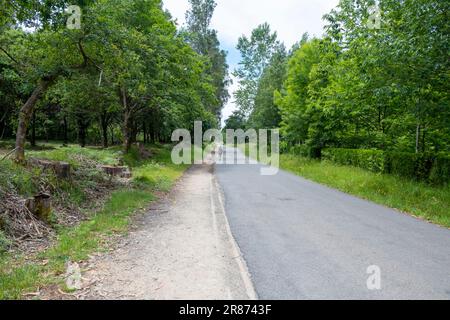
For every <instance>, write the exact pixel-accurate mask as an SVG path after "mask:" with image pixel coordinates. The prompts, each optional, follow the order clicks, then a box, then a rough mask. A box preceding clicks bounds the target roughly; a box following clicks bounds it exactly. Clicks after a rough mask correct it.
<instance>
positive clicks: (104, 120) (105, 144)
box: [100, 113, 108, 149]
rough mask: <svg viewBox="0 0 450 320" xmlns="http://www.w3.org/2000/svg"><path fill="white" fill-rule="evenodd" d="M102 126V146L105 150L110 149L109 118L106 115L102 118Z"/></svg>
mask: <svg viewBox="0 0 450 320" xmlns="http://www.w3.org/2000/svg"><path fill="white" fill-rule="evenodd" d="M100 124H101V127H102V144H103V148H105V149H106V148H108V116H107V115H106V114H105V113H104V114H102V115H101V116H100Z"/></svg>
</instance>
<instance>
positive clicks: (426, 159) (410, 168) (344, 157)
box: [322, 149, 450, 184]
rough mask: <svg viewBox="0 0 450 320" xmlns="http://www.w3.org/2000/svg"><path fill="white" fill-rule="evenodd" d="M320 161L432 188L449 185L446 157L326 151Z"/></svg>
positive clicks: (347, 150) (420, 154)
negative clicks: (399, 178) (394, 177)
mask: <svg viewBox="0 0 450 320" xmlns="http://www.w3.org/2000/svg"><path fill="white" fill-rule="evenodd" d="M322 158H323V159H325V160H329V161H332V162H334V163H337V164H340V165H347V166H354V167H359V168H363V169H366V170H369V171H372V172H376V173H390V174H394V175H398V176H401V177H406V178H409V179H414V180H418V181H425V182H429V183H432V184H445V183H448V182H450V157H449V156H446V155H435V154H431V153H419V154H415V153H407V152H389V151H381V150H365V149H326V150H324V151H323V152H322Z"/></svg>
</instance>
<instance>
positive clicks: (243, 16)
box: [163, 0, 339, 120]
mask: <svg viewBox="0 0 450 320" xmlns="http://www.w3.org/2000/svg"><path fill="white" fill-rule="evenodd" d="M163 2H164V7H165V8H166V9H168V10H169V11H170V12H171V14H172V16H173V17H174V18H175V19H177V21H178V25H182V24H184V21H185V13H186V10H188V8H189V3H188V0H163ZM216 2H217V8H216V11H215V13H214V17H213V20H212V28H214V29H216V30H217V31H218V36H219V40H220V43H221V46H222V48H223V49H224V50H226V51H227V52H228V64H229V65H230V72H231V71H233V70H234V69H235V68H236V66H237V64H238V63H239V58H240V56H239V52H237V50H236V49H235V47H236V44H237V41H238V38H239V37H240V36H241V35H242V34H245V35H249V34H250V33H251V31H252V30H253V29H254V28H255V27H256V26H258V25H259V24H261V23H264V22H268V23H269V24H270V26H271V27H272V30H274V31H277V33H278V38H279V39H280V40H281V41H283V42H284V43H285V44H286V47H287V48H289V47H290V46H292V45H293V44H294V43H295V42H297V41H298V40H300V38H301V36H302V34H303V33H305V32H308V33H309V34H310V35H316V36H320V35H321V34H322V31H323V25H324V23H323V20H322V16H323V15H324V14H326V13H328V12H329V11H330V10H331V9H333V8H334V7H336V5H337V4H338V2H339V0H216ZM236 86H237V81H234V84H233V85H232V86H231V87H230V93H231V94H232V93H233V91H234V90H236ZM235 109H236V107H235V104H234V102H233V98H231V99H230V101H229V103H228V105H227V106H226V107H225V108H224V111H223V120H225V119H226V118H228V116H229V115H230V114H231V113H232V112H233V110H235Z"/></svg>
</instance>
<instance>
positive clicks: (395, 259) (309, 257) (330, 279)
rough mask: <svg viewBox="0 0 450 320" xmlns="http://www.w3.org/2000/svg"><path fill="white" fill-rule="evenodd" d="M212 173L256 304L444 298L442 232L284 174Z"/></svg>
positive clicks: (446, 270)
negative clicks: (376, 282)
mask: <svg viewBox="0 0 450 320" xmlns="http://www.w3.org/2000/svg"><path fill="white" fill-rule="evenodd" d="M227 152H228V154H229V153H230V152H232V149H227ZM238 156H239V157H241V158H242V157H243V155H242V153H240V152H239V155H238ZM215 170H216V176H217V180H218V182H219V184H220V186H221V188H222V190H223V193H224V196H225V209H226V214H227V216H228V220H229V224H230V228H231V231H232V234H233V236H234V237H235V239H236V241H237V244H238V245H239V247H240V249H241V252H242V254H243V257H244V259H245V261H246V263H247V266H248V269H249V272H250V274H251V277H252V280H253V284H254V287H255V290H256V293H257V295H258V297H259V298H261V299H450V230H448V229H445V228H441V227H439V226H435V225H432V224H429V223H426V222H424V221H421V220H418V219H416V218H413V217H410V216H408V215H405V214H402V213H399V212H397V211H395V210H392V209H389V208H386V207H383V206H379V205H376V204H374V203H371V202H368V201H365V200H361V199H359V198H356V197H353V196H350V195H347V194H345V193H342V192H339V191H336V190H333V189H330V188H327V187H325V186H322V185H319V184H316V183H314V182H310V181H308V180H305V179H302V178H301V177H298V176H295V175H293V174H290V173H287V172H284V171H280V172H279V173H278V174H277V175H275V176H261V175H260V165H224V164H217V165H216V168H215ZM369 266H378V267H379V269H380V271H381V289H380V290H369V289H368V286H367V280H368V278H369V277H370V275H369V274H368V273H367V268H368V267H369Z"/></svg>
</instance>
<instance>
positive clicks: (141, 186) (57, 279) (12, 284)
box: [0, 146, 187, 299]
mask: <svg viewBox="0 0 450 320" xmlns="http://www.w3.org/2000/svg"><path fill="white" fill-rule="evenodd" d="M151 152H152V154H153V156H152V157H151V158H150V159H149V160H140V159H139V158H138V156H137V154H136V153H131V155H130V156H129V157H130V158H129V159H125V161H126V162H127V163H129V164H130V163H132V164H133V165H132V169H133V179H132V181H131V183H130V185H128V186H126V187H120V188H118V189H117V190H115V191H113V192H112V193H111V194H110V195H109V197H108V198H107V200H106V201H105V202H104V204H103V206H102V207H101V208H100V209H99V210H96V211H93V212H89V213H87V216H88V219H86V220H85V221H83V222H81V223H80V224H78V225H77V226H76V227H61V226H56V229H57V237H56V241H55V243H54V244H53V245H52V246H51V247H50V248H48V249H47V250H45V251H43V252H40V253H38V254H36V255H33V256H31V257H30V256H29V255H28V256H27V255H25V254H23V253H15V254H11V253H4V254H2V255H1V256H0V299H20V298H23V294H24V293H27V292H35V291H37V289H38V288H42V287H44V286H47V285H50V284H58V285H60V286H61V288H64V285H63V281H62V277H61V275H62V274H64V272H65V268H66V263H67V262H68V261H84V260H86V259H88V257H89V255H90V254H93V253H96V252H101V251H102V250H104V249H107V248H108V244H109V240H110V239H111V236H112V235H114V234H122V233H125V232H126V231H127V229H128V226H129V224H130V222H131V216H132V215H133V214H134V213H135V212H138V211H139V210H140V209H141V208H145V207H146V206H147V205H148V204H149V203H150V202H151V201H152V200H154V199H155V198H156V196H155V192H157V191H168V190H169V189H170V188H171V186H172V184H173V182H174V181H175V180H176V179H177V178H179V177H180V176H181V175H182V174H183V172H184V170H185V169H186V168H187V166H176V165H173V164H172V163H171V161H170V149H169V148H166V147H151ZM31 154H33V156H38V157H42V158H47V159H54V160H62V161H69V162H71V163H72V164H73V165H74V166H75V167H76V166H77V165H80V163H77V161H76V159H77V157H78V156H79V155H80V154H82V155H84V156H86V157H87V158H88V159H90V160H92V161H96V162H98V163H109V164H114V162H115V161H116V160H117V155H118V149H116V148H111V149H108V150H98V149H92V148H91V149H90V148H86V149H81V148H78V147H76V146H70V147H67V148H58V149H55V150H46V151H33V152H31V153H30V154H29V155H31ZM73 155H77V157H73ZM15 170H19V171H20V169H17V168H16V169H15ZM84 183H89V181H85V182H84ZM30 189H33V187H32V186H31V187H30ZM28 191H30V192H31V191H32V190H28ZM0 240H1V239H0Z"/></svg>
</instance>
